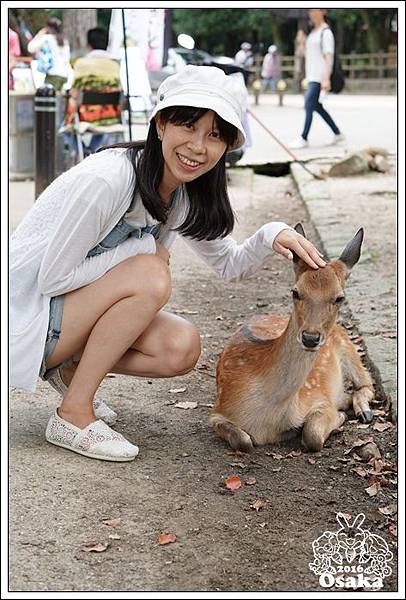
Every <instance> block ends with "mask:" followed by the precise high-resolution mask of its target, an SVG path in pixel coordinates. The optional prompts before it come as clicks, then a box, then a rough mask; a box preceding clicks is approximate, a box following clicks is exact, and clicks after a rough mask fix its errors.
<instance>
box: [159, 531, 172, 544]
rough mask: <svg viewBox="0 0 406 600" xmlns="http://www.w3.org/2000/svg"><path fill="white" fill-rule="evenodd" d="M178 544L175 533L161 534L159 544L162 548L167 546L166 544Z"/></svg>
mask: <svg viewBox="0 0 406 600" xmlns="http://www.w3.org/2000/svg"><path fill="white" fill-rule="evenodd" d="M174 542H176V535H175V534H174V533H166V532H164V533H160V534H159V538H158V544H159V545H160V546H166V544H173V543H174Z"/></svg>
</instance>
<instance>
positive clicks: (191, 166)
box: [176, 152, 204, 171]
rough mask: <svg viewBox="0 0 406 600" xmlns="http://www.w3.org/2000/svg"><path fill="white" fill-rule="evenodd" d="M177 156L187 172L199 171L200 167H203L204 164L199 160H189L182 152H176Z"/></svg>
mask: <svg viewBox="0 0 406 600" xmlns="http://www.w3.org/2000/svg"><path fill="white" fill-rule="evenodd" d="M176 156H177V157H178V159H179V162H180V164H181V165H182V167H184V168H185V169H186V170H187V171H195V170H196V169H198V168H199V167H201V166H202V165H203V164H204V163H202V162H199V161H197V160H192V159H191V158H188V157H187V156H185V155H184V154H181V153H180V152H176Z"/></svg>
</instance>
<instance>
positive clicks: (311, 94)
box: [302, 81, 320, 140]
mask: <svg viewBox="0 0 406 600" xmlns="http://www.w3.org/2000/svg"><path fill="white" fill-rule="evenodd" d="M319 94H320V83H317V82H316V81H310V82H309V85H308V88H307V92H306V96H305V111H306V117H305V124H304V128H303V132H302V138H303V139H304V140H307V136H308V135H309V131H310V127H311V124H312V121H313V111H314V110H315V107H316V105H317V102H318V99H319Z"/></svg>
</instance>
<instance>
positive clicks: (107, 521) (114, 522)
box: [102, 517, 122, 527]
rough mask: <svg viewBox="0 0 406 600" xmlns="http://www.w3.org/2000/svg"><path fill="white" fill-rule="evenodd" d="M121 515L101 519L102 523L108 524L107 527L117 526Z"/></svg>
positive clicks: (119, 523)
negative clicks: (114, 517)
mask: <svg viewBox="0 0 406 600" xmlns="http://www.w3.org/2000/svg"><path fill="white" fill-rule="evenodd" d="M121 521H122V519H121V517H117V518H116V519H105V520H104V521H102V523H103V525H108V526H109V527H118V526H119V525H121Z"/></svg>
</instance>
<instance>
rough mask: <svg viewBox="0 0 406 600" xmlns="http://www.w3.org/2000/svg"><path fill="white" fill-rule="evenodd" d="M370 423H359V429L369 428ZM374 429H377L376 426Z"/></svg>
mask: <svg viewBox="0 0 406 600" xmlns="http://www.w3.org/2000/svg"><path fill="white" fill-rule="evenodd" d="M368 428H369V423H358V425H357V429H368ZM372 429H375V428H374V427H373V428H372Z"/></svg>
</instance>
